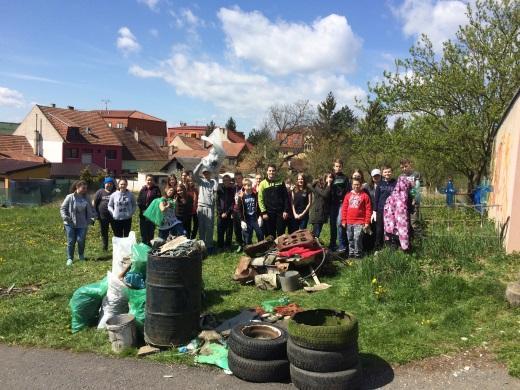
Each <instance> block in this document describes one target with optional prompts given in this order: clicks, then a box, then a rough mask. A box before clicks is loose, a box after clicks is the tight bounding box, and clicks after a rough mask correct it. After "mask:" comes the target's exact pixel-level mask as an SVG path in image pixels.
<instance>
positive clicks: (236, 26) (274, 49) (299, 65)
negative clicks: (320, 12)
mask: <svg viewBox="0 0 520 390" xmlns="http://www.w3.org/2000/svg"><path fill="white" fill-rule="evenodd" d="M218 17H219V19H220V20H221V22H222V25H223V29H224V32H225V34H226V38H227V42H228V45H229V47H230V49H231V51H232V52H233V54H234V55H235V56H236V57H238V58H240V59H244V60H247V61H250V62H252V63H253V64H255V65H256V66H258V67H259V68H261V69H263V70H266V71H268V72H269V73H272V74H289V73H292V72H313V71H317V70H320V71H323V70H332V71H342V72H351V71H353V70H354V68H355V65H356V57H357V54H358V51H359V49H360V47H361V39H360V38H359V37H357V36H356V35H355V34H354V33H353V31H352V29H351V27H350V25H349V23H348V21H347V18H346V17H344V16H340V15H336V14H331V15H329V16H327V17H325V18H322V19H316V20H315V21H314V22H313V23H312V24H310V25H309V24H305V23H289V22H286V21H283V20H280V21H277V22H275V23H273V22H271V21H270V20H269V19H267V18H266V17H265V16H264V15H263V14H262V13H260V12H258V11H253V12H244V11H242V10H240V9H239V8H233V9H229V8H221V9H220V10H219V12H218Z"/></svg>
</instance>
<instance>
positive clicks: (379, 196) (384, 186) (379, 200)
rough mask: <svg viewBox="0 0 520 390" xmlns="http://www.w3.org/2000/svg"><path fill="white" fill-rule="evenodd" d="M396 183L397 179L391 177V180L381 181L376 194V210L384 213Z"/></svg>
mask: <svg viewBox="0 0 520 390" xmlns="http://www.w3.org/2000/svg"><path fill="white" fill-rule="evenodd" d="M396 183H397V181H396V180H395V179H390V181H384V180H381V181H380V182H379V184H378V185H377V188H376V193H375V196H374V198H375V202H374V203H375V204H374V211H377V212H380V213H382V212H383V211H384V210H385V203H386V200H387V199H388V197H389V196H390V195H392V192H393V191H394V188H395V185H396Z"/></svg>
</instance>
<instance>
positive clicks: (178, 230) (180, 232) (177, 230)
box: [159, 223, 186, 240]
mask: <svg viewBox="0 0 520 390" xmlns="http://www.w3.org/2000/svg"><path fill="white" fill-rule="evenodd" d="M170 234H171V235H172V236H175V237H177V236H184V235H186V230H185V229H184V226H182V223H178V224H176V225H173V226H172V227H171V228H169V229H159V237H160V238H162V239H163V240H166V239H167V238H168V236H169V235H170Z"/></svg>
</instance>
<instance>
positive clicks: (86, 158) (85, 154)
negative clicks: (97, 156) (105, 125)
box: [81, 149, 92, 164]
mask: <svg viewBox="0 0 520 390" xmlns="http://www.w3.org/2000/svg"><path fill="white" fill-rule="evenodd" d="M81 162H82V163H83V164H92V149H84V150H83V151H82V152H81Z"/></svg>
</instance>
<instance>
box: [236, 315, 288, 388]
mask: <svg viewBox="0 0 520 390" xmlns="http://www.w3.org/2000/svg"><path fill="white" fill-rule="evenodd" d="M287 339H288V335H287V332H286V331H285V330H284V329H281V328H279V327H277V326H274V325H270V324H261V323H250V324H247V325H237V326H235V327H234V328H233V329H231V333H230V335H229V338H228V364H229V369H230V370H231V372H233V374H234V375H235V376H236V377H238V378H240V379H243V380H245V381H248V382H284V381H287V380H288V379H289V362H288V360H287Z"/></svg>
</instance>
